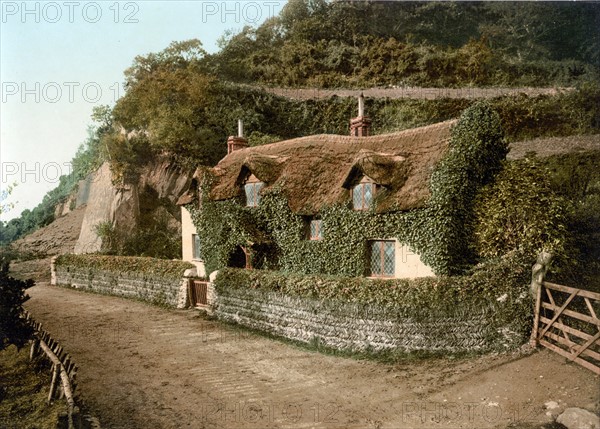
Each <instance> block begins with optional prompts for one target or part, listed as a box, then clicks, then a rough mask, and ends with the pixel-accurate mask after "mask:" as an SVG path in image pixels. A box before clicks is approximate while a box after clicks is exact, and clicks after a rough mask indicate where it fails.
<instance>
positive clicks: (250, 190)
mask: <svg viewBox="0 0 600 429" xmlns="http://www.w3.org/2000/svg"><path fill="white" fill-rule="evenodd" d="M244 190H245V191H246V205H247V206H248V207H254V206H255V205H256V203H255V199H254V184H253V183H248V184H247V185H245V186H244Z"/></svg>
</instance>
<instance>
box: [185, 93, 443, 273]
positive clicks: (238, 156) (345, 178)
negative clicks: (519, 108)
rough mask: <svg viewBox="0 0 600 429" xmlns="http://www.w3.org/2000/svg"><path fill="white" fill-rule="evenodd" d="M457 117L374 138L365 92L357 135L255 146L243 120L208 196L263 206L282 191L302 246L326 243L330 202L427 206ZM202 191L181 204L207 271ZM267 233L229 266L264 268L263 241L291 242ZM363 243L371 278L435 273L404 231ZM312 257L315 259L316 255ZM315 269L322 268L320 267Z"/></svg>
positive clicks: (377, 207) (188, 244)
mask: <svg viewBox="0 0 600 429" xmlns="http://www.w3.org/2000/svg"><path fill="white" fill-rule="evenodd" d="M454 123H455V121H446V122H442V123H438V124H434V125H430V126H425V127H421V128H415V129H411V130H405V131H401V132H396V133H391V134H385V135H375V136H373V135H371V133H370V128H371V121H370V119H369V118H368V117H366V116H365V115H364V110H363V100H362V97H361V98H360V99H359V116H358V117H357V118H354V119H352V120H351V123H350V135H349V136H341V135H314V136H307V137H301V138H296V139H292V140H285V141H280V142H277V143H273V144H268V145H264V146H257V147H248V144H247V141H246V139H245V138H244V137H243V129H242V128H243V126H242V125H241V124H240V126H239V130H238V131H239V132H238V136H232V137H230V138H229V139H228V154H227V156H225V157H224V158H223V159H222V160H221V161H220V162H219V163H218V164H217V165H216V166H215V167H214V168H212V169H210V173H211V175H212V177H213V180H212V182H211V185H210V189H209V191H208V195H207V197H208V199H209V200H211V201H236V202H237V204H239V205H242V206H245V208H246V209H247V210H250V211H251V210H255V209H257V208H258V207H260V205H261V203H262V199H263V196H264V195H265V194H266V193H268V192H269V191H270V190H274V189H277V190H279V191H280V192H281V194H282V195H283V197H284V198H285V200H286V201H287V205H288V207H289V210H291V212H292V213H293V214H294V215H296V216H297V217H298V218H300V217H301V219H302V220H303V222H304V224H305V225H304V229H303V232H302V233H301V235H302V237H299V238H298V240H299V241H297V242H296V246H298V247H303V246H305V244H304V243H302V241H305V242H312V243H316V244H318V242H320V241H326V240H327V239H328V225H327V222H324V220H323V219H322V217H321V213H322V211H323V210H324V208H326V207H332V206H338V207H346V208H347V210H348V211H354V212H362V213H367V212H368V213H370V214H371V215H374V216H378V215H381V216H383V215H385V214H386V213H389V212H398V211H402V212H407V211H411V210H414V209H418V208H422V207H424V206H425V204H426V202H427V200H428V198H429V195H430V190H429V180H430V178H431V174H432V171H433V169H434V166H435V165H436V163H438V161H439V160H440V159H441V158H442V156H443V154H444V153H445V151H446V149H447V147H448V142H449V140H450V129H451V127H452V125H453V124H454ZM199 176H201V174H200V173H199V172H197V175H196V178H197V179H198V180H200V179H199ZM197 194H198V182H196V183H195V184H194V189H191V190H190V192H188V194H186V195H184V196H183V197H182V198H181V199H180V202H179V203H180V205H181V206H182V222H183V227H182V245H183V259H184V260H187V261H191V262H193V263H195V264H196V265H197V266H198V268H199V274H200V275H204V274H207V273H205V272H204V271H205V269H204V264H203V260H204V257H205V256H206V255H203V254H202V246H201V240H200V238H199V235H198V234H197V231H196V227H195V225H194V223H193V222H192V216H190V212H189V211H188V210H187V209H186V208H185V205H186V204H191V203H192V202H193V201H194V198H195V197H194V196H196V198H197ZM198 204H199V203H198ZM187 207H190V206H189V205H188V206H187ZM194 207H196V206H194ZM199 210H202V208H199ZM359 228H360V226H359ZM247 229H248V227H247ZM261 234H262V233H261V231H260V228H258V227H257V228H256V229H255V230H254V231H250V232H248V234H247V235H246V236H249V237H251V238H250V239H247V240H246V241H247V242H246V243H238V244H239V246H237V247H236V248H235V249H232V251H231V254H230V255H229V256H228V258H227V262H226V264H227V265H229V266H237V267H246V268H256V267H253V253H254V252H256V251H257V248H258V247H259V246H260V245H261V244H264V243H267V242H269V240H271V241H275V243H271V244H273V245H275V246H279V247H285V245H284V244H282V243H277V242H276V241H277V238H276V237H275V238H274V237H273V236H270V237H266V235H267V234H262V235H261ZM223 239H225V237H223ZM335 239H337V240H343V237H341V238H340V237H339V234H338V235H337V238H335ZM330 240H334V238H330ZM329 245H330V246H335V245H336V243H329ZM359 246H360V244H359ZM362 246H363V247H364V252H363V251H362V250H361V252H362V254H364V258H365V261H364V267H363V268H361V272H364V275H365V276H369V277H377V278H415V277H425V276H431V275H434V274H433V272H432V270H431V269H430V267H428V266H427V265H426V264H424V263H423V262H422V260H421V257H420V255H419V254H417V253H416V252H414V251H413V249H411V247H410V246H409V245H407V243H405V242H402V241H401V240H400V239H398V237H392V236H369V237H366V238H365V240H364V243H363V244H362ZM303 249H304V250H303V255H309V254H310V253H311V247H310V245H306V246H305V247H303ZM315 249H316V247H315ZM283 251H286V249H283ZM321 251H323V250H322V249H321ZM306 258H308V259H307V261H308V260H310V256H306ZM307 263H309V262H307ZM312 271H313V272H315V271H317V272H318V269H315V270H312ZM323 274H328V273H323Z"/></svg>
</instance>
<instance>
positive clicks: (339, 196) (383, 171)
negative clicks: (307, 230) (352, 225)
mask: <svg viewBox="0 0 600 429" xmlns="http://www.w3.org/2000/svg"><path fill="white" fill-rule="evenodd" d="M454 123H455V121H446V122H441V123H438V124H434V125H429V126H426V127H421V128H415V129H411V130H406V131H401V132H397V133H392V134H385V135H377V136H371V137H351V136H337V135H315V136H309V137H301V138H297V139H293V140H286V141H281V142H278V143H272V144H268V145H264V146H257V147H249V148H246V149H241V150H237V151H235V152H232V153H231V154H229V155H227V156H226V157H225V158H223V159H222V160H221V161H220V162H219V164H218V165H217V166H216V167H215V168H213V173H214V174H215V178H216V180H215V182H214V185H213V188H212V191H211V194H210V197H211V198H212V199H215V200H225V199H229V198H233V197H235V196H237V195H240V192H241V186H240V185H241V183H242V182H243V180H244V179H245V178H246V177H247V176H248V175H249V174H254V175H255V176H256V177H257V178H259V180H261V181H264V182H265V183H266V186H265V188H264V189H263V192H268V190H269V189H270V188H273V187H276V186H279V187H281V189H282V190H283V192H284V194H285V195H286V197H287V199H288V204H289V206H290V208H291V209H292V210H293V211H294V212H296V213H299V214H306V215H311V214H316V213H318V212H319V210H320V209H321V208H322V207H323V206H325V205H331V204H336V203H344V202H349V201H350V193H349V191H348V189H349V188H350V187H351V186H352V185H353V183H354V182H355V181H356V180H359V179H360V177H362V176H363V175H366V176H368V177H370V178H371V179H373V180H374V181H375V182H376V183H378V184H380V185H382V186H383V187H384V188H385V192H381V195H380V196H379V197H378V199H377V206H376V207H377V211H379V212H385V211H390V210H408V209H413V208H417V207H422V206H423V205H424V204H425V202H426V201H427V199H428V197H429V179H430V177H431V173H432V171H433V169H434V167H435V165H436V163H437V162H438V161H439V160H440V159H441V157H442V155H443V154H444V152H445V151H446V148H447V146H448V141H449V139H450V128H451V127H452V125H454Z"/></svg>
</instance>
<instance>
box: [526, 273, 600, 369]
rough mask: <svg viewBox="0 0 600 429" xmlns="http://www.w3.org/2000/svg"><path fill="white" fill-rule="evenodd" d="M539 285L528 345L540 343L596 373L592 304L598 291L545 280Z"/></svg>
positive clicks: (597, 331) (599, 342)
mask: <svg viewBox="0 0 600 429" xmlns="http://www.w3.org/2000/svg"><path fill="white" fill-rule="evenodd" d="M539 286H540V287H538V288H537V294H536V304H535V314H534V322H533V331H532V334H531V342H532V345H534V346H537V345H538V344H539V345H542V346H544V347H546V348H548V349H550V350H552V351H554V352H556V353H558V354H560V355H562V356H564V357H566V358H567V359H569V360H571V361H573V362H576V363H577V364H579V365H581V366H583V367H585V368H587V369H589V370H591V371H592V372H594V373H595V374H598V375H600V319H599V318H598V315H597V313H596V309H595V308H594V306H595V305H596V306H598V304H600V293H596V292H591V291H588V290H584V289H577V288H573V287H569V286H563V285H558V284H555V283H550V282H546V281H541V282H539ZM597 308H600V307H597ZM584 312H587V314H586V313H584Z"/></svg>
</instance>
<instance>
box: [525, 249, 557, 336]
mask: <svg viewBox="0 0 600 429" xmlns="http://www.w3.org/2000/svg"><path fill="white" fill-rule="evenodd" d="M553 257H554V255H553V254H552V253H550V252H541V253H540V254H539V255H538V257H537V261H536V262H535V264H534V265H533V267H532V269H531V285H530V290H529V292H530V294H531V296H532V297H533V298H534V299H535V302H534V307H533V329H532V330H531V338H530V340H529V344H530V345H531V346H532V347H537V345H538V328H539V324H540V310H541V309H540V306H541V303H542V288H543V286H544V278H545V277H546V273H547V272H548V268H549V267H550V264H551V263H552V258H553Z"/></svg>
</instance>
